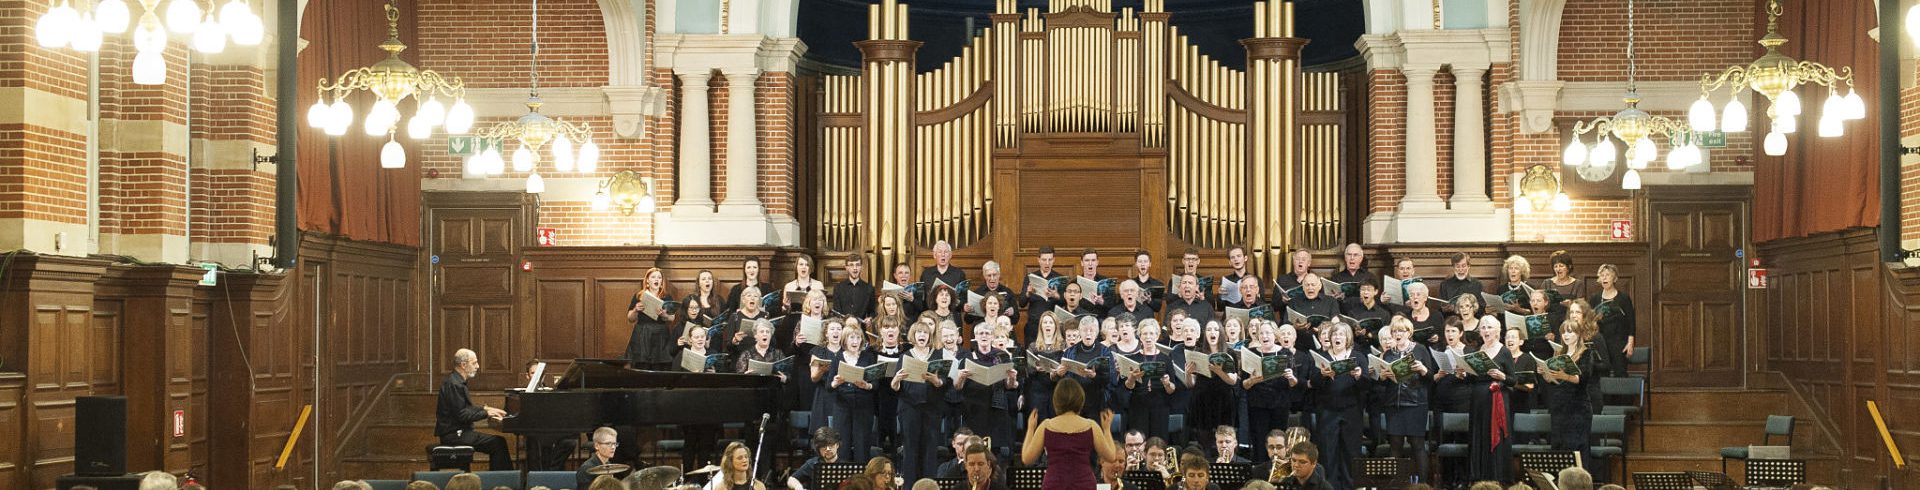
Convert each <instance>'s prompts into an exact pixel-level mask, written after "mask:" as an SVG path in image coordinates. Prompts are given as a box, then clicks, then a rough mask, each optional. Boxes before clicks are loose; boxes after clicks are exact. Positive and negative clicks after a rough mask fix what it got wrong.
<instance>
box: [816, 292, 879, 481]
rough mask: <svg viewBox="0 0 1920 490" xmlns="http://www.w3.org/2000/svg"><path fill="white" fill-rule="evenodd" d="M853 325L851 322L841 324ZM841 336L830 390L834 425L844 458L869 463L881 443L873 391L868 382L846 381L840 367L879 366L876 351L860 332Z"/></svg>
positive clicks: (851, 331)
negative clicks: (876, 433)
mask: <svg viewBox="0 0 1920 490" xmlns="http://www.w3.org/2000/svg"><path fill="white" fill-rule="evenodd" d="M836 321H842V322H851V320H839V319H836ZM844 330H845V333H843V334H842V335H841V336H840V355H839V356H838V357H835V358H834V360H833V368H832V369H833V371H834V372H833V373H832V374H833V379H832V382H831V383H829V385H828V387H829V388H831V389H832V390H833V396H834V408H835V409H836V411H835V412H834V414H833V420H832V425H833V426H834V430H836V431H839V432H840V434H841V441H842V444H841V448H840V453H841V454H840V455H841V456H842V457H843V458H851V459H852V460H853V461H865V460H867V458H871V457H873V455H872V448H873V446H874V444H876V443H878V442H879V441H878V440H876V438H875V437H874V435H873V430H872V428H871V427H872V425H873V424H872V421H873V403H874V400H873V388H874V385H873V384H872V383H869V382H867V380H866V379H846V377H844V376H842V375H840V366H845V365H852V366H855V367H866V366H871V365H873V364H874V363H877V362H879V358H878V356H877V355H875V354H874V352H873V351H872V350H869V349H867V348H866V345H867V342H866V341H867V336H865V335H861V334H860V333H859V330H858V329H852V328H849V329H844Z"/></svg>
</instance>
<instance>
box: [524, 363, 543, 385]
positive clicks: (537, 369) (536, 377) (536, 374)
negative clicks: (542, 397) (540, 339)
mask: <svg viewBox="0 0 1920 490" xmlns="http://www.w3.org/2000/svg"><path fill="white" fill-rule="evenodd" d="M546 374H547V363H545V362H541V363H536V364H534V365H533V380H532V381H528V382H527V387H526V388H525V389H522V390H520V391H533V390H537V389H540V377H541V376H545V375H546Z"/></svg>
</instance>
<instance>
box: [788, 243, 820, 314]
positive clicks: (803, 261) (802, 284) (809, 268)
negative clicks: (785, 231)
mask: <svg viewBox="0 0 1920 490" xmlns="http://www.w3.org/2000/svg"><path fill="white" fill-rule="evenodd" d="M793 272H794V278H793V280H792V281H787V284H786V285H785V286H781V287H780V292H781V294H780V296H781V297H780V303H779V304H782V305H786V308H787V310H786V311H793V310H795V309H798V308H799V306H800V304H799V302H798V301H794V299H795V298H806V297H807V294H808V293H812V292H814V291H820V292H821V293H822V294H823V295H824V294H825V293H826V290H827V286H826V285H825V284H822V283H821V282H820V280H819V279H814V278H813V257H809V256H806V255H801V256H800V257H799V258H797V259H795V260H794V262H793Z"/></svg>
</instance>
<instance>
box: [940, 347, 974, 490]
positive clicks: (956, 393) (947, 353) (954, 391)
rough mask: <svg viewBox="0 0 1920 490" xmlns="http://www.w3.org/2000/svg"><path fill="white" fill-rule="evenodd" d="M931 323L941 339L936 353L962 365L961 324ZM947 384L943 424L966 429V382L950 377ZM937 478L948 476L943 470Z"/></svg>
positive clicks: (942, 404)
mask: <svg viewBox="0 0 1920 490" xmlns="http://www.w3.org/2000/svg"><path fill="white" fill-rule="evenodd" d="M930 323H932V324H933V325H934V330H933V331H934V333H935V334H937V335H939V341H938V344H937V345H938V346H939V347H938V349H939V352H935V353H934V355H935V356H939V357H937V358H938V359H951V360H953V363H954V364H955V366H954V367H955V368H958V367H961V366H959V364H960V363H962V362H964V360H965V359H966V356H967V350H966V347H965V345H963V343H962V342H961V339H960V326H959V325H954V324H952V323H937V322H930ZM946 384H947V385H948V386H947V389H945V390H943V391H941V393H940V395H941V400H940V402H941V407H940V420H941V422H940V423H941V426H942V427H948V428H954V427H959V428H963V429H964V428H965V425H964V424H962V423H961V419H960V414H961V411H960V388H962V387H963V386H964V385H965V384H966V383H962V382H960V381H959V380H956V379H949V380H948V381H947V383H946ZM968 435H972V433H971V432H969V433H968ZM937 478H947V476H946V474H945V472H941V474H940V476H938V477H937Z"/></svg>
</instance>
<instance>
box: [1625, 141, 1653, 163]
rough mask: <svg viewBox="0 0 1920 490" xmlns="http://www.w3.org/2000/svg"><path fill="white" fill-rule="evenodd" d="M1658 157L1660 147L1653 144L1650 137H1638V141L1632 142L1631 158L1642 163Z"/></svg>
mask: <svg viewBox="0 0 1920 490" xmlns="http://www.w3.org/2000/svg"><path fill="white" fill-rule="evenodd" d="M1659 157H1660V148H1659V147H1656V146H1653V139H1652V138H1640V141H1636V142H1634V143H1633V156H1632V159H1633V160H1637V161H1639V162H1640V163H1643V164H1644V163H1646V162H1651V161H1653V160H1654V159H1656V158H1659Z"/></svg>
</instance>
